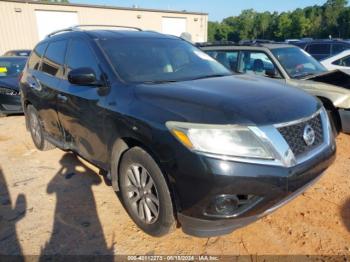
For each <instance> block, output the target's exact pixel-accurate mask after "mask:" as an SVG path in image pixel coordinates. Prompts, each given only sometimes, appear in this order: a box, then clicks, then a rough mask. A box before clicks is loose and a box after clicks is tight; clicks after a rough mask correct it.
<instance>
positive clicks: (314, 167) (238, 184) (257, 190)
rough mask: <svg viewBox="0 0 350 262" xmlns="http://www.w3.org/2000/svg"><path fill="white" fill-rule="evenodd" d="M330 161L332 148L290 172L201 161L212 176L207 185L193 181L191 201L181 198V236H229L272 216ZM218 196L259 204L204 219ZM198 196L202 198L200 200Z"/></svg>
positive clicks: (311, 181) (217, 161) (279, 168)
mask: <svg viewBox="0 0 350 262" xmlns="http://www.w3.org/2000/svg"><path fill="white" fill-rule="evenodd" d="M334 158H335V146H330V147H328V148H327V149H326V150H324V151H323V152H322V153H320V154H319V155H318V156H317V157H314V158H312V159H310V160H308V161H306V162H304V163H302V164H299V165H297V166H294V167H291V168H285V167H279V166H263V165H254V164H248V163H238V162H227V161H222V160H218V159H211V158H205V159H202V162H203V163H205V166H206V167H207V168H208V169H209V170H210V172H211V174H212V175H211V178H210V179H209V180H210V181H208V180H206V181H205V182H201V181H197V182H196V184H195V188H194V185H193V184H192V190H190V191H189V194H192V197H191V196H189V195H188V196H185V198H187V200H189V201H188V202H187V204H188V205H185V206H184V209H183V210H182V211H181V212H180V213H178V219H179V222H180V224H181V225H182V229H183V231H184V232H185V233H187V234H190V235H194V236H198V237H209V236H217V235H222V234H228V233H231V232H232V231H233V230H235V229H237V228H240V227H243V226H245V225H247V224H249V223H252V222H254V221H256V220H258V219H259V218H261V217H263V216H265V215H267V214H270V213H272V212H273V211H274V210H276V209H277V208H279V207H280V206H282V205H284V204H286V203H287V202H289V201H290V200H292V199H293V198H295V197H296V196H298V195H299V194H301V193H302V192H304V191H305V189H306V188H307V187H309V186H310V185H312V184H313V183H314V182H315V181H316V180H317V179H319V177H320V176H321V174H322V173H323V172H324V171H325V170H326V169H327V168H328V167H329V166H330V165H331V163H332V162H333V161H334ZM189 186H190V185H189ZM204 191H205V194H204V193H203V192H204ZM185 192H186V191H185ZM218 194H254V195H258V196H259V197H260V201H258V202H257V203H256V204H255V205H253V206H252V207H251V208H250V209H249V210H246V211H245V212H243V213H241V214H239V215H237V216H234V217H227V218H218V217H212V216H207V215H206V214H205V210H206V209H207V207H208V205H209V203H210V202H211V200H212V199H213V198H214V197H215V196H217V195H218ZM200 196H202V197H203V198H202V199H200ZM196 199H197V201H196ZM198 199H200V200H198Z"/></svg>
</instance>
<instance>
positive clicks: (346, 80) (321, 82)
mask: <svg viewBox="0 0 350 262" xmlns="http://www.w3.org/2000/svg"><path fill="white" fill-rule="evenodd" d="M286 82H287V84H289V85H291V86H295V87H298V88H301V89H304V90H305V91H307V92H309V93H311V94H312V95H314V96H317V97H324V98H327V99H329V100H331V101H332V102H333V104H334V105H335V106H336V107H339V108H349V107H350V75H348V74H347V73H345V72H342V71H339V70H335V71H331V72H326V73H322V74H319V75H314V76H311V77H308V78H306V79H288V80H287V81H286ZM336 84H337V85H336ZM347 86H348V87H347Z"/></svg>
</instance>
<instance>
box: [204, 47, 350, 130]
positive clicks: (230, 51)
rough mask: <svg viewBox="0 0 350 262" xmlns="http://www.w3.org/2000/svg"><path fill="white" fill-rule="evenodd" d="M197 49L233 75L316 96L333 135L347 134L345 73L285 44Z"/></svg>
mask: <svg viewBox="0 0 350 262" xmlns="http://www.w3.org/2000/svg"><path fill="white" fill-rule="evenodd" d="M201 48H202V50H204V51H205V52H206V53H208V54H209V55H211V56H212V57H214V58H215V59H217V60H218V61H219V62H220V63H222V64H223V65H225V66H226V67H227V68H229V69H230V70H231V71H233V72H236V73H243V74H252V75H255V76H264V77H269V78H272V79H275V80H276V81H283V82H285V83H287V84H289V85H292V86H295V87H298V88H301V89H304V90H305V91H307V92H309V93H310V94H312V95H314V96H317V97H318V98H320V99H321V101H322V102H323V104H324V106H325V107H326V109H327V110H328V113H329V115H330V116H331V119H332V124H333V127H334V130H335V132H339V131H341V130H342V131H343V132H345V133H350V90H349V89H350V76H349V75H348V74H346V73H343V72H341V71H335V72H329V71H328V70H327V69H326V68H325V67H324V66H323V65H322V64H321V63H320V62H318V61H317V60H316V59H314V58H313V57H312V56H311V55H310V54H308V53H307V52H306V51H304V50H302V49H300V48H298V47H296V46H293V45H289V44H279V43H272V42H271V43H252V44H248V43H247V44H245V45H240V44H239V45H234V44H231V45H227V44H225V45H220V44H218V43H215V44H213V45H211V44H208V43H206V44H202V47H201ZM218 58H220V59H218ZM252 65H253V66H252Z"/></svg>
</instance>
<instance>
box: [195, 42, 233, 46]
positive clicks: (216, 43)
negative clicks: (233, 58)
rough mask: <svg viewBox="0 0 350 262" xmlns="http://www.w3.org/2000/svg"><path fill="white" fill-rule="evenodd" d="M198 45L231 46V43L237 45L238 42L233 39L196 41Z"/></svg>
mask: <svg viewBox="0 0 350 262" xmlns="http://www.w3.org/2000/svg"><path fill="white" fill-rule="evenodd" d="M195 45H196V46H197V47H206V46H217V45H220V46H230V45H237V43H235V42H232V41H215V42H203V43H196V44H195Z"/></svg>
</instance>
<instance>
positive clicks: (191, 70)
mask: <svg viewBox="0 0 350 262" xmlns="http://www.w3.org/2000/svg"><path fill="white" fill-rule="evenodd" d="M100 43H101V46H102V48H103V49H104V50H105V52H106V54H107V55H108V57H109V58H110V60H111V62H112V64H113V66H114V68H115V70H116V71H117V72H118V73H119V75H120V76H121V77H122V78H123V79H124V80H126V81H128V82H137V83H140V82H145V83H159V82H167V81H186V80H193V79H198V78H207V77H214V76H227V75H232V73H231V72H230V71H229V70H228V69H226V68H225V67H224V66H223V65H221V64H220V63H218V62H217V61H216V60H215V59H213V58H212V57H210V56H209V55H207V54H205V53H204V52H202V51H201V50H199V49H198V48H196V47H194V46H193V45H191V44H189V43H187V42H186V41H182V40H178V39H171V38H164V39H161V38H146V39H139V40H138V41H135V40H132V41H131V40H130V39H127V38H125V39H106V40H101V42H100Z"/></svg>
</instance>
